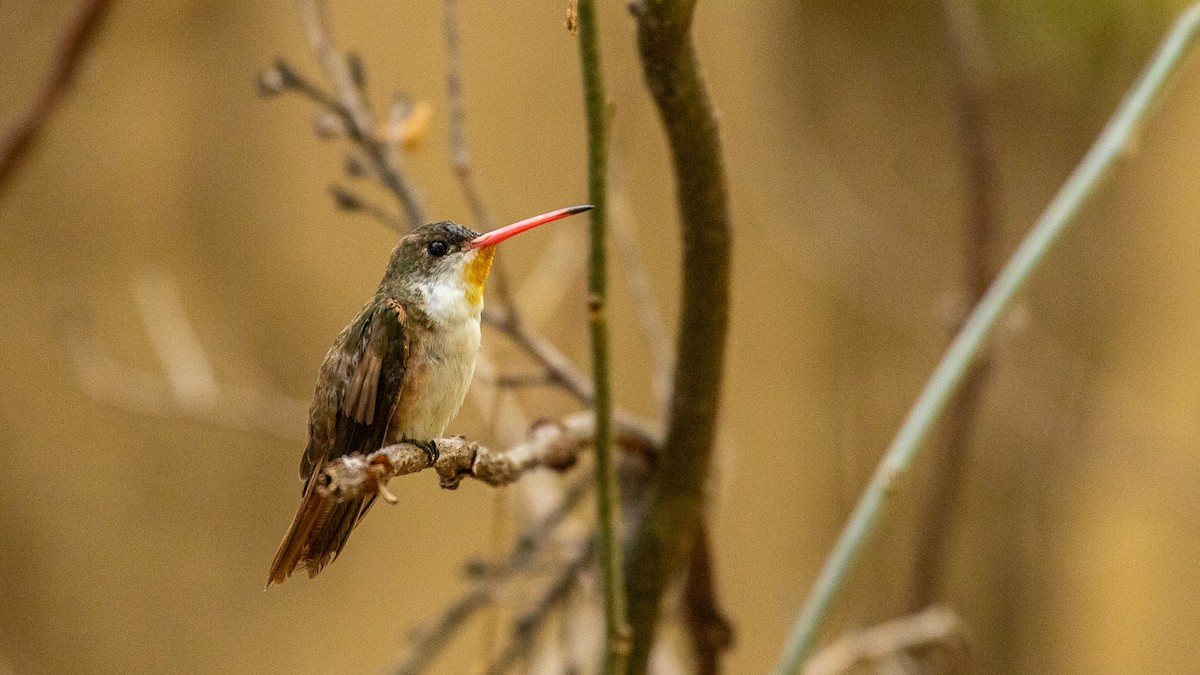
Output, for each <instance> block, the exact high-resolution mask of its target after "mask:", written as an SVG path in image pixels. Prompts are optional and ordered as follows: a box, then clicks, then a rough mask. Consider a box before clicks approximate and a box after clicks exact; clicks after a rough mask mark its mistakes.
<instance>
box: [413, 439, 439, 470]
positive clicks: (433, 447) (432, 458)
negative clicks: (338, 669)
mask: <svg viewBox="0 0 1200 675" xmlns="http://www.w3.org/2000/svg"><path fill="white" fill-rule="evenodd" d="M417 446H419V447H420V448H421V449H422V450H424V451H425V461H426V466H433V465H434V464H437V461H438V458H439V457H441V456H442V453H441V451H439V450H438V446H437V441H435V440H433V439H429V440H428V441H425V442H424V443H417Z"/></svg>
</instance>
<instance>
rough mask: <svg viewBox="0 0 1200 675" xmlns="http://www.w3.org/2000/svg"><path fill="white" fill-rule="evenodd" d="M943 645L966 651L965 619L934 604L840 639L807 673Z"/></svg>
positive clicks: (823, 673) (832, 672)
mask: <svg viewBox="0 0 1200 675" xmlns="http://www.w3.org/2000/svg"><path fill="white" fill-rule="evenodd" d="M933 645H944V646H946V647H947V648H949V649H950V650H951V651H953V652H955V653H956V654H965V653H966V640H965V639H964V636H963V626H962V622H961V621H959V618H958V615H956V614H955V613H954V611H953V610H951V609H950V608H949V607H945V606H943V605H933V606H931V607H927V608H925V609H923V610H921V611H919V612H916V613H914V614H910V615H908V616H902V617H900V618H898V619H893V620H891V621H888V622H887V623H881V624H879V625H877V626H872V627H870V628H866V629H864V630H860V631H857V632H855V633H851V634H849V635H846V636H845V637H842V638H840V639H838V640H837V641H836V642H834V643H833V644H831V645H829V646H828V647H826V648H825V649H823V650H821V652H820V653H818V654H817V655H816V656H814V657H813V658H812V660H810V661H809V662H808V663H807V664H806V665H805V666H804V675H838V674H839V673H845V672H847V671H849V670H850V669H851V668H853V667H854V666H856V665H858V664H859V663H864V662H877V661H881V660H884V659H887V658H890V657H892V656H894V655H896V654H899V653H902V652H905V651H908V650H912V649H917V648H922V647H929V646H933Z"/></svg>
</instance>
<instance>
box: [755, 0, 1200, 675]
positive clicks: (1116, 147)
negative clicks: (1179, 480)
mask: <svg viewBox="0 0 1200 675" xmlns="http://www.w3.org/2000/svg"><path fill="white" fill-rule="evenodd" d="M1197 31H1200V4H1196V5H1193V6H1192V7H1191V8H1189V9H1188V10H1187V11H1185V12H1184V13H1183V14H1182V15H1181V16H1180V18H1179V20H1178V21H1177V22H1176V23H1175V25H1174V27H1173V28H1172V29H1171V31H1170V33H1169V34H1168V35H1167V36H1166V38H1165V39H1164V41H1163V43H1162V45H1161V46H1160V47H1159V49H1158V52H1157V53H1156V54H1155V55H1154V58H1153V59H1152V60H1151V61H1150V63H1149V65H1148V66H1147V68H1146V70H1145V72H1144V73H1143V74H1142V76H1141V77H1140V78H1139V80H1138V81H1137V83H1136V84H1135V85H1134V86H1133V87H1132V88H1131V89H1130V91H1129V93H1128V94H1127V95H1126V97H1125V99H1124V100H1123V101H1122V102H1121V105H1120V107H1119V108H1118V109H1117V111H1116V113H1115V114H1114V115H1113V117H1112V119H1110V120H1109V122H1108V124H1107V125H1106V126H1105V127H1104V130H1103V131H1101V133H1100V136H1099V137H1098V138H1097V139H1096V141H1095V143H1093V144H1092V147H1091V148H1090V149H1089V150H1088V152H1087V154H1086V155H1085V156H1084V157H1083V159H1082V160H1081V161H1080V163H1079V165H1078V166H1077V167H1076V168H1075V171H1074V172H1073V173H1072V174H1071V176H1070V177H1069V178H1068V179H1067V181H1066V183H1064V184H1063V186H1062V188H1061V189H1060V190H1059V192H1058V194H1057V195H1055V197H1054V200H1053V201H1051V202H1050V204H1049V206H1047V207H1046V210H1045V211H1044V212H1043V213H1042V215H1041V217H1040V218H1038V221H1037V222H1036V223H1035V224H1034V226H1033V229H1032V230H1031V231H1030V233H1029V235H1028V236H1026V237H1025V240H1024V241H1022V242H1021V245H1020V247H1019V248H1018V249H1017V251H1016V253H1014V254H1013V256H1012V258H1010V259H1009V261H1008V263H1007V264H1006V265H1005V267H1004V269H1003V270H1002V271H1001V272H1000V275H999V276H998V277H997V278H996V281H995V282H993V283H992V285H991V286H990V287H989V288H988V291H987V293H986V294H985V295H984V297H983V299H982V300H981V301H980V303H979V304H978V305H977V306H976V307H975V309H974V310H973V311H972V312H971V315H970V317H969V318H968V319H967V321H966V323H965V324H964V325H963V327H962V330H960V331H959V333H958V335H957V336H956V337H955V339H954V342H953V343H951V345H950V348H949V349H948V350H947V351H946V354H945V355H944V356H943V357H942V360H941V362H940V363H938V366H937V369H936V370H934V372H933V375H932V376H931V377H930V379H929V381H928V382H927V383H926V385H925V389H924V390H923V391H922V392H921V395H920V397H918V398H917V401H916V403H915V404H914V405H913V408H912V410H911V411H910V412H909V414H908V417H907V418H906V419H905V421H904V424H903V425H902V426H901V427H900V430H899V432H898V433H897V435H896V438H895V439H894V440H893V441H892V444H891V446H890V447H889V448H888V449H887V451H886V452H885V453H884V455H883V458H882V459H881V460H880V462H879V466H878V467H877V468H876V470H875V474H874V475H873V476H872V477H871V481H870V483H869V484H868V485H867V487H866V490H865V491H864V492H863V495H862V497H861V499H860V500H859V502H858V505H857V506H856V507H855V509H854V512H853V514H851V516H850V520H849V521H848V522H847V524H846V528H845V529H844V530H843V531H842V534H841V536H840V537H839V538H838V541H837V544H836V545H835V546H834V549H833V551H832V552H831V553H830V555H829V558H828V559H827V560H826V561H825V565H824V567H823V568H822V570H821V573H820V575H819V576H818V577H817V580H816V582H815V584H814V586H813V590H812V592H811V594H810V595H809V599H808V602H807V604H806V605H805V607H804V609H803V611H801V612H800V614H799V616H798V617H797V618H796V623H795V625H794V626H793V628H792V632H791V635H790V636H789V638H788V641H787V644H786V646H785V647H784V649H783V651H782V653H781V654H780V661H779V664H778V666H777V667H776V671H775V672H778V673H793V672H796V671H797V670H799V669H800V667H801V666H802V665H803V664H804V662H805V660H806V659H807V658H808V656H809V654H811V653H812V650H813V647H814V646H815V644H816V639H817V636H818V634H819V631H820V628H821V626H822V624H823V623H824V621H825V617H826V615H827V614H828V611H829V608H830V607H831V606H832V604H833V600H834V598H835V597H836V595H837V593H838V591H839V590H840V589H841V587H842V584H843V582H844V581H845V579H846V576H847V574H848V573H849V572H850V570H851V569H852V568H853V567H854V564H855V562H856V561H857V560H858V555H859V553H860V552H861V551H862V549H863V546H864V544H865V543H866V541H867V540H868V538H869V536H870V534H871V533H872V532H873V531H874V529H875V526H876V525H877V524H878V522H879V515H880V512H881V510H882V508H883V506H884V504H885V503H886V502H887V501H888V500H889V499H891V498H894V497H895V494H896V491H897V488H896V485H897V481H898V480H899V479H900V478H901V477H902V476H903V475H904V474H905V473H907V472H908V470H909V468H910V467H911V465H912V462H913V458H914V456H915V455H916V453H917V450H919V449H920V447H921V446H922V445H923V443H924V441H925V439H926V437H927V436H928V435H929V431H930V429H931V428H932V427H933V425H934V423H935V422H936V421H937V420H938V418H939V417H940V416H941V414H942V412H943V411H944V410H945V408H946V405H947V403H949V401H950V399H951V397H953V396H954V394H955V392H956V391H957V390H958V388H959V385H960V384H962V382H963V379H964V377H965V376H966V374H967V372H968V371H969V370H970V368H971V365H972V364H973V363H974V362H975V360H976V358H977V357H978V356H979V353H980V351H981V350H982V349H983V348H984V346H985V344H986V343H987V341H988V339H989V338H990V337H991V336H992V333H993V332H994V330H995V329H996V327H997V326H998V325H1000V319H1001V318H1002V317H1004V316H1005V314H1006V311H1007V310H1008V308H1009V306H1010V305H1011V304H1012V301H1013V298H1014V297H1016V295H1017V293H1018V292H1019V291H1020V290H1021V289H1022V288H1023V287H1024V286H1025V284H1026V282H1028V280H1029V278H1030V276H1032V273H1033V272H1034V271H1035V270H1037V269H1038V268H1039V267H1040V266H1041V263H1042V262H1043V261H1044V260H1045V258H1046V254H1047V253H1048V252H1049V251H1050V249H1051V248H1052V247H1053V246H1054V244H1055V243H1056V242H1057V241H1058V239H1059V238H1060V237H1061V235H1062V233H1063V232H1065V231H1066V229H1067V227H1068V226H1069V225H1070V224H1071V223H1073V222H1075V219H1076V217H1077V216H1078V214H1079V210H1080V207H1082V206H1083V204H1084V203H1086V202H1087V200H1088V198H1089V197H1090V196H1091V195H1092V194H1093V193H1094V192H1095V191H1096V189H1097V188H1098V187H1099V185H1100V183H1101V181H1102V180H1103V179H1104V177H1105V176H1107V175H1108V173H1109V171H1110V170H1111V169H1112V167H1113V165H1114V164H1115V163H1116V161H1117V159H1119V158H1120V157H1122V156H1125V155H1126V153H1127V150H1128V149H1129V146H1130V143H1131V142H1132V141H1133V139H1134V137H1135V135H1136V132H1137V131H1138V129H1139V127H1140V125H1141V124H1142V123H1143V121H1144V120H1145V118H1146V116H1147V113H1148V112H1149V111H1150V110H1151V109H1152V104H1153V103H1154V102H1155V101H1157V100H1158V98H1159V94H1160V93H1161V92H1162V90H1163V85H1164V84H1165V83H1166V81H1167V79H1168V77H1169V76H1170V75H1172V74H1173V73H1174V72H1175V71H1176V70H1177V69H1178V67H1179V64H1180V63H1181V62H1182V60H1183V56H1184V55H1185V54H1186V53H1188V51H1189V50H1190V49H1191V47H1192V45H1193V43H1194V42H1195V40H1196V36H1197Z"/></svg>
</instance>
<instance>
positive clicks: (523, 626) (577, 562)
mask: <svg viewBox="0 0 1200 675" xmlns="http://www.w3.org/2000/svg"><path fill="white" fill-rule="evenodd" d="M582 1H586V0H581V2H582ZM595 555H596V546H595V540H588V541H587V543H585V544H584V545H583V546H582V547H581V550H580V551H579V553H577V554H576V555H575V557H574V558H573V559H572V560H571V561H570V563H568V564H567V566H566V567H565V568H563V570H562V572H561V573H559V575H558V578H557V579H555V581H554V583H552V584H550V586H549V587H547V588H546V590H545V591H544V592H543V593H542V595H541V596H540V597H539V598H538V600H537V602H535V603H534V604H533V607H531V608H530V609H529V611H527V612H526V613H525V614H523V615H522V616H521V617H519V618H518V619H517V620H516V622H515V630H514V632H513V638H512V641H511V642H510V643H509V644H508V646H506V647H505V648H504V651H502V652H501V653H500V656H499V657H498V658H497V659H496V662H495V663H493V664H492V666H491V667H490V668H488V669H487V673H488V675H499V674H500V673H506V672H508V671H509V670H511V669H512V668H513V667H514V666H515V665H516V664H517V662H518V661H519V660H520V658H521V657H522V656H523V655H525V654H527V653H529V649H530V647H531V646H532V645H533V640H534V638H536V637H537V635H538V633H539V632H540V631H541V628H542V626H543V625H544V624H545V623H546V620H547V619H549V618H550V617H551V616H552V615H553V614H554V613H555V610H556V609H557V608H558V607H559V606H561V605H562V604H563V603H564V602H566V600H567V598H568V597H569V596H570V592H571V589H572V588H574V587H575V584H576V582H577V581H578V579H579V575H580V574H582V573H583V571H584V570H586V569H587V568H588V566H589V565H591V564H592V560H593V558H594V557H595Z"/></svg>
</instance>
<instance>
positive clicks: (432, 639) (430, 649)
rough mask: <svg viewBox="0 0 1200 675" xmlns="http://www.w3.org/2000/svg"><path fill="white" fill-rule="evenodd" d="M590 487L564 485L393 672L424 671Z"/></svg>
mask: <svg viewBox="0 0 1200 675" xmlns="http://www.w3.org/2000/svg"><path fill="white" fill-rule="evenodd" d="M590 487H591V480H580V481H577V482H576V483H575V484H574V485H572V486H571V487H570V488H569V489H567V490H566V492H564V494H563V498H562V500H561V501H560V502H559V503H558V505H557V506H556V507H555V508H554V509H552V510H551V511H550V512H549V513H547V514H546V515H544V516H542V517H541V518H539V519H538V520H537V521H536V522H534V523H533V524H531V525H530V526H529V527H528V528H527V529H526V530H525V532H523V533H522V534H521V536H520V537H519V538H518V539H517V545H516V546H515V547H514V548H513V550H512V551H511V552H510V553H509V555H508V558H507V559H506V560H505V561H504V563H503V564H502V565H500V566H499V567H496V568H494V569H488V570H486V575H484V576H483V578H481V579H480V580H479V581H477V582H475V584H474V585H473V586H472V587H471V589H470V590H469V591H467V592H466V593H465V594H464V595H463V596H462V597H461V598H459V599H458V600H456V601H455V602H454V603H452V604H451V605H450V606H449V607H448V608H446V610H445V611H444V612H443V613H442V615H441V616H440V617H439V618H438V620H437V621H435V622H434V624H433V626H432V627H431V628H429V629H428V630H421V631H417V632H416V638H415V640H414V642H413V644H412V645H411V646H410V647H409V649H408V656H407V657H406V658H405V660H404V661H403V662H402V663H401V664H400V665H398V666H397V667H396V668H395V669H394V670H393V672H394V673H396V675H414V674H415V673H419V672H422V671H424V670H425V669H426V668H427V667H428V666H429V664H431V663H432V662H433V660H434V659H435V658H437V655H438V654H439V653H440V652H441V651H442V649H444V648H445V647H446V646H447V645H448V644H449V643H450V640H451V638H453V637H454V635H455V634H456V633H457V632H458V630H459V629H460V628H462V626H463V625H464V624H465V623H466V622H467V620H468V619H470V618H471V617H472V616H473V615H474V614H475V612H477V611H479V610H481V609H483V608H484V607H486V606H487V605H488V604H489V603H490V602H491V601H492V599H493V598H494V597H495V595H496V592H497V588H498V587H499V586H500V585H501V584H503V583H504V582H505V581H506V580H507V579H508V578H510V577H511V576H512V575H514V574H516V573H518V572H521V571H524V570H527V569H529V568H530V567H531V566H532V565H533V563H534V561H535V560H536V558H537V553H538V551H539V550H540V548H542V547H544V546H545V544H546V542H547V541H548V540H549V537H550V534H551V533H552V532H553V531H554V530H555V529H557V528H558V526H559V525H560V524H562V522H563V521H564V520H565V519H566V518H567V517H568V516H569V515H570V514H571V513H573V512H574V511H575V509H576V507H578V506H579V504H580V503H581V502H582V501H583V498H584V497H585V496H586V495H587V492H588V489H589V488H590Z"/></svg>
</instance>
